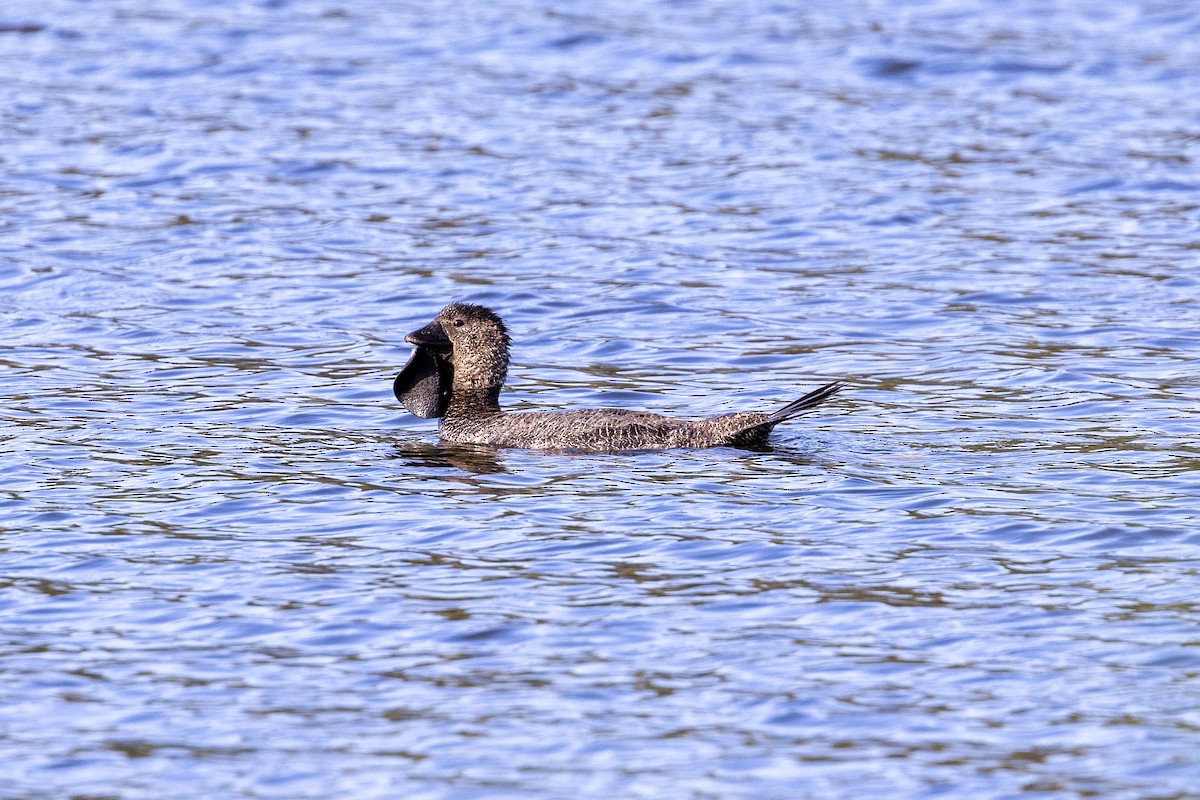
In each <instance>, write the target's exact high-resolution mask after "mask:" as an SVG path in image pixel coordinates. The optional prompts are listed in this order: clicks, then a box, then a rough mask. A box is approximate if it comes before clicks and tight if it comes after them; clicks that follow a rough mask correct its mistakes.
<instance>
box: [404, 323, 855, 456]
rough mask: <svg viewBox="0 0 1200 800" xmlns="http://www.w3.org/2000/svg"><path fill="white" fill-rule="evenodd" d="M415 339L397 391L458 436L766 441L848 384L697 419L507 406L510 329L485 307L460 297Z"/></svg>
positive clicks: (632, 445) (638, 442)
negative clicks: (765, 408)
mask: <svg viewBox="0 0 1200 800" xmlns="http://www.w3.org/2000/svg"><path fill="white" fill-rule="evenodd" d="M405 341H407V342H410V343H411V344H414V345H416V348H417V349H416V350H415V351H414V352H413V356H412V358H411V359H409V362H408V364H407V365H406V366H405V368H404V370H403V371H401V373H400V374H399V375H397V376H396V381H395V384H394V385H393V390H394V392H395V394H396V397H397V398H398V399H399V400H400V402H401V403H402V404H403V405H404V407H405V408H407V409H408V410H409V411H411V412H412V413H414V414H416V415H417V416H420V417H440V418H441V420H442V422H441V428H440V431H441V436H442V439H443V440H445V441H448V442H455V443H459V444H484V445H492V446H495V447H520V448H525V449H528V450H592V451H605V450H609V451H611V450H643V449H658V448H671V447H715V446H719V445H725V446H730V447H756V446H762V445H764V444H766V442H767V437H768V436H769V435H770V433H771V431H772V429H774V427H775V426H776V425H778V424H779V423H780V422H783V421H785V420H788V419H791V418H793V417H795V416H798V415H800V414H803V413H804V412H806V411H808V410H810V409H812V408H815V407H816V406H818V405H820V404H821V403H823V402H825V401H826V400H828V399H829V398H831V397H833V396H834V395H835V394H837V392H838V391H839V390H840V389H841V388H842V386H843V384H842V383H840V382H834V383H829V384H826V385H825V386H822V387H821V388H819V389H816V390H815V391H812V392H809V393H808V394H806V395H804V396H803V397H801V398H799V399H798V400H794V401H792V402H791V403H788V404H787V405H785V406H783V407H782V408H780V409H779V410H778V411H775V412H774V413H772V414H765V413H761V412H752V411H746V412H739V413H735V414H724V415H722V416H719V417H709V418H707V419H701V420H695V421H688V420H682V419H677V418H675V417H668V416H665V415H662V414H653V413H650V412H646V411H627V410H624V409H619V408H590V409H583V410H579V411H526V412H521V413H511V414H510V413H505V412H504V411H502V410H501V409H500V388H501V386H503V385H504V379H505V377H506V376H507V374H508V348H509V344H510V340H509V336H508V330H507V329H506V328H505V326H504V322H503V321H501V319H500V318H499V317H498V316H496V314H495V313H494V312H493V311H492V310H491V309H488V308H484V307H483V306H477V305H472V304H470V303H452V304H451V305H448V306H446V307H445V308H444V309H442V311H441V313H439V314H438V315H437V318H436V319H434V321H433V322H431V323H429V324H428V325H426V326H425V327H424V328H422V329H421V330H419V331H413V332H412V333H410V334H409V335H408V336H406V337H405Z"/></svg>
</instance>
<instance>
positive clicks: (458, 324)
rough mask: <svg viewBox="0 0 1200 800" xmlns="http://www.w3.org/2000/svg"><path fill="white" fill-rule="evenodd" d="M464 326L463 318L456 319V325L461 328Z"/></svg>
mask: <svg viewBox="0 0 1200 800" xmlns="http://www.w3.org/2000/svg"><path fill="white" fill-rule="evenodd" d="M462 326H463V321H462V320H461V319H456V320H454V327H456V328H461V327H462Z"/></svg>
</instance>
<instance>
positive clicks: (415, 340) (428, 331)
mask: <svg viewBox="0 0 1200 800" xmlns="http://www.w3.org/2000/svg"><path fill="white" fill-rule="evenodd" d="M404 341H406V342H408V343H409V344H415V345H416V346H417V347H424V348H426V349H427V350H432V351H434V352H435V353H449V352H450V351H451V350H453V349H454V346H453V345H452V344H451V343H450V337H449V336H447V335H446V331H444V330H442V323H440V322H438V321H437V320H436V319H435V320H434V321H433V322H431V323H429V324H428V325H426V326H425V327H424V328H421V330H419V331H413V332H412V333H410V334H409V335H408V336H405V337H404Z"/></svg>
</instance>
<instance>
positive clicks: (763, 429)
mask: <svg viewBox="0 0 1200 800" xmlns="http://www.w3.org/2000/svg"><path fill="white" fill-rule="evenodd" d="M845 385H846V384H845V383H843V382H841V381H834V382H833V383H827V384H825V385H824V386H822V387H821V388H820V389H813V390H812V391H811V392H809V393H808V394H806V395H804V396H803V397H799V398H797V399H795V400H793V401H792V402H790V403H788V404H787V405H786V406H784V407H783V408H781V409H779V410H778V411H776V412H775V413H774V414H772V415H771V416H769V417H767V418H766V419H764V420H763V421H762V422H755V423H753V424H751V425H747V426H746V427H744V428H740V429H738V430H736V431H734V432H733V433H732V434H730V436H729V437H728V438H727V439H726V440H725V441H726V442H727V443H729V444H731V445H734V446H735V447H755V446H763V445H766V443H767V437H768V436H770V435H771V431H772V430H773V429H774V428H775V426H776V425H778V424H779V423H781V422H784V421H786V420H789V419H792V418H793V417H798V416H800V415H802V414H806V413H807V412H809V411H812V410H813V409H814V408H816V407H817V406H819V405H821V404H822V403H824V402H825V401H826V400H828V399H829V398H831V397H833V396H834V395H835V394H837V393H838V392H840V391H841V390H842V389H843V388H844V387H845Z"/></svg>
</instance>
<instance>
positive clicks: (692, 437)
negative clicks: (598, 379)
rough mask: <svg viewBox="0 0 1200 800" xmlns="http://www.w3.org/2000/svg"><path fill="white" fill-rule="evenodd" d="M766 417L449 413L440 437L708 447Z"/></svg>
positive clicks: (614, 411) (575, 446)
mask: <svg viewBox="0 0 1200 800" xmlns="http://www.w3.org/2000/svg"><path fill="white" fill-rule="evenodd" d="M766 419H767V415H766V414H755V413H740V414H728V415H725V416H723V417H712V418H709V419H704V420H699V421H696V422H689V421H687V420H681V419H675V418H672V417H666V416H663V415H662V414H652V413H649V412H646V411H628V410H625V409H620V408H590V409H582V410H579V411H527V412H523V413H515V414H506V413H501V412H498V413H492V414H487V415H480V416H474V417H470V418H455V417H447V418H446V419H445V420H443V422H442V429H441V435H442V438H443V439H445V440H447V441H451V442H457V443H461V444H486V445H492V446H494V447H521V448H526V449H529V450H640V449H644V448H645V449H650V448H654V449H657V448H671V447H712V446H713V445H717V444H725V443H729V444H733V443H734V442H726V441H725V438H724V436H725V435H726V434H729V433H732V432H734V431H737V430H742V429H744V428H746V427H747V426H752V425H756V424H759V423H761V422H764V421H765V420H766Z"/></svg>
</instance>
